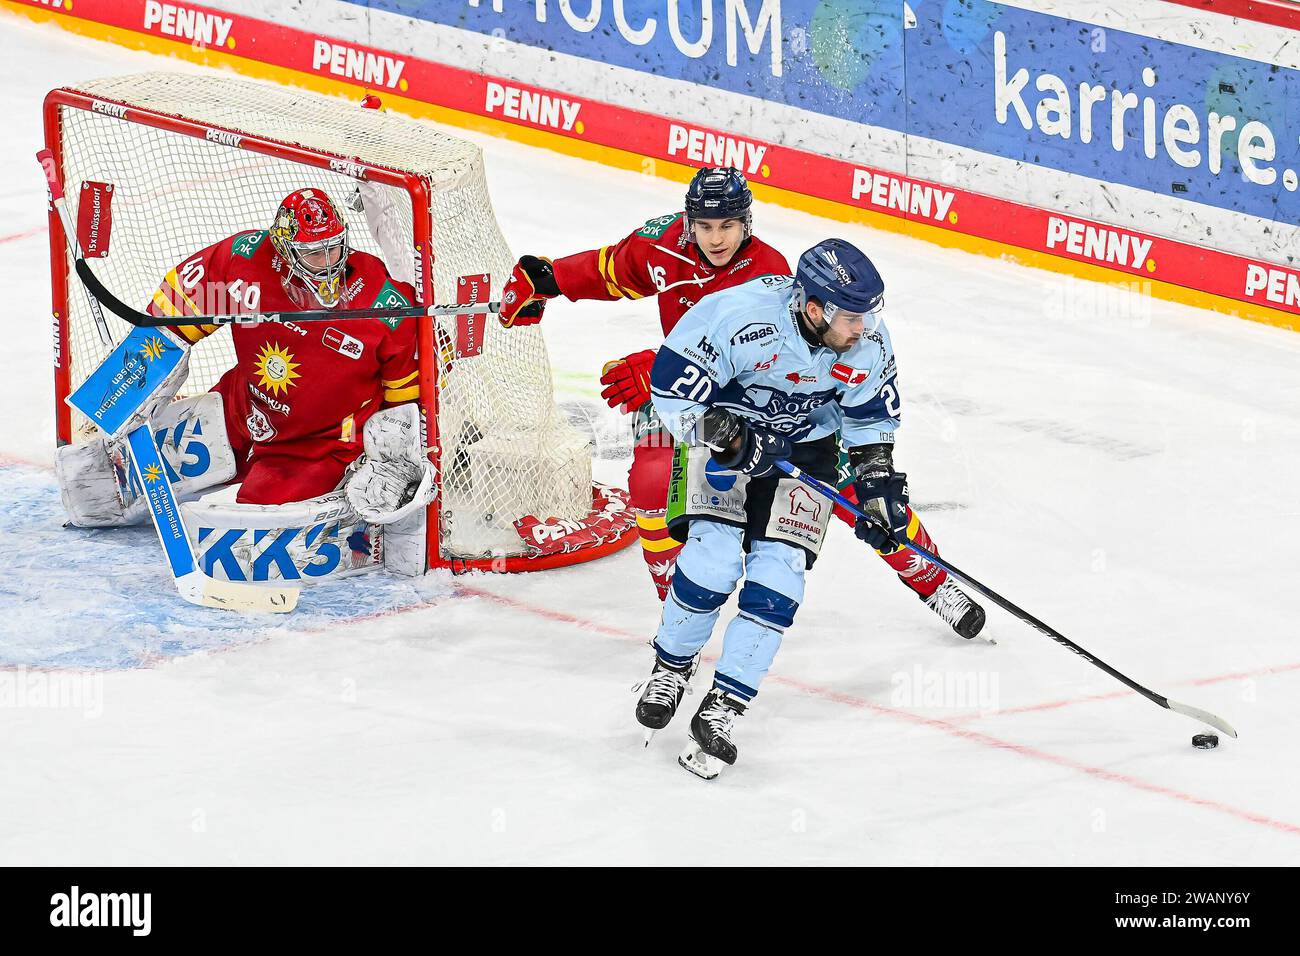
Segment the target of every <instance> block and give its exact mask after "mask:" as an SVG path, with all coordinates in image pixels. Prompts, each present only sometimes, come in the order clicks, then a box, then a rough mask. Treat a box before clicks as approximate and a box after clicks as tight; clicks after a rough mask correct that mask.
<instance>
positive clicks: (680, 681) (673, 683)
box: [632, 654, 700, 747]
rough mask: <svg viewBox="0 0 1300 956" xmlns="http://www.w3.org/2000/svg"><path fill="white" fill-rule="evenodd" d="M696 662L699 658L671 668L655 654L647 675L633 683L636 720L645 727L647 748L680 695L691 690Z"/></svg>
mask: <svg viewBox="0 0 1300 956" xmlns="http://www.w3.org/2000/svg"><path fill="white" fill-rule="evenodd" d="M699 662H700V659H699V657H698V656H696V657H694V658H693V659H692V660H691V662H690V664H688V665H686V666H685V667H674V666H673V665H672V664H668V663H666V662H665V661H664V660H663V659H662V658H661V657H659V656H658V655H657V654H656V655H655V666H654V669H653V670H651V671H650V676H649V677H647V678H646V679H645V680H642V681H638V682H637V683H636V684H635V685H633V687H632V690H633V691H640V692H641V696H640V698H638V700H637V702H636V719H637V723H639V724H640V725H641V726H642V727H644V728H645V744H646V746H647V747H648V746H650V741H651V740H653V739H654V735H655V734H656V733H657V732H658V731H660V730H663V729H664V728H665V727H667V726H668V722H669V721H671V720H672V719H673V715H674V714H676V713H677V708H678V706H679V705H680V704H681V702H682V696H683V695H685V694H687V693H689V691H690V689H691V677H692V676H693V675H694V674H695V668H696V667H698V666H699Z"/></svg>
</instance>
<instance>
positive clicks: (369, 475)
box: [346, 403, 438, 524]
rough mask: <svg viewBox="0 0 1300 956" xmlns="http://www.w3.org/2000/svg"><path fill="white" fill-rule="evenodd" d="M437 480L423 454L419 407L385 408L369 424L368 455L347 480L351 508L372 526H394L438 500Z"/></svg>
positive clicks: (356, 463) (427, 459)
mask: <svg viewBox="0 0 1300 956" xmlns="http://www.w3.org/2000/svg"><path fill="white" fill-rule="evenodd" d="M436 479H437V473H436V471H435V469H434V467H433V462H431V461H429V456H428V455H427V454H426V453H425V450H424V437H423V433H422V429H421V428H420V410H419V408H418V407H417V406H416V405H414V404H411V403H408V404H406V405H398V406H396V407H394V408H385V409H383V410H381V411H379V412H376V413H375V414H374V416H373V417H372V418H371V419H370V420H369V421H368V422H366V429H365V452H364V453H363V454H362V456H361V457H360V458H358V459H357V460H356V462H355V463H354V464H353V466H352V473H351V474H350V475H349V477H348V479H347V487H346V491H347V498H348V504H350V505H351V506H352V508H353V510H354V511H356V513H357V514H358V515H360V516H361V517H362V518H364V519H365V520H366V521H369V522H370V523H371V524H392V523H393V522H396V521H401V520H402V519H403V518H405V517H407V516H409V515H411V514H414V513H415V512H416V511H418V510H419V509H421V508H423V507H424V506H425V505H427V504H428V503H429V502H431V501H432V500H433V499H434V498H435V497H436V496H437V494H438V484H437V480H436Z"/></svg>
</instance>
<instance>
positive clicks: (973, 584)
mask: <svg viewBox="0 0 1300 956" xmlns="http://www.w3.org/2000/svg"><path fill="white" fill-rule="evenodd" d="M776 467H777V468H779V469H780V470H781V471H783V472H785V473H786V474H787V475H789V476H790V477H791V478H794V479H796V480H797V481H801V482H803V483H804V484H805V485H807V486H808V487H809V488H812V489H813V490H814V491H816V492H818V493H820V494H821V495H823V496H825V497H827V498H829V499H830V500H831V501H833V502H835V503H836V504H837V505H839V506H840V507H841V508H844V509H845V510H846V511H848V512H849V513H851V514H854V515H857V516H858V517H859V518H862V519H864V520H866V521H871V519H870V518H869V517H867V515H866V514H864V513H863V512H862V509H860V508H859V507H858V506H857V505H855V504H854V503H853V502H851V501H849V499H848V498H845V497H844V496H843V495H842V494H840V493H839V492H838V491H837V490H836V489H834V488H832V487H831V486H830V485H827V484H825V483H824V482H821V481H818V480H817V479H816V478H814V477H812V476H811V475H806V474H804V473H803V472H802V471H801V470H800V469H799V468H797V467H796V466H794V465H792V464H790V462H788V461H778V462H777V463H776ZM902 544H903V546H904V547H906V548H910V549H911V551H912V552H913V553H914V554H917V555H919V556H920V557H922V558H924V559H925V560H927V561H930V562H932V563H934V564H936V565H938V566H939V567H941V568H943V569H944V570H945V571H947V572H948V573H949V574H951V575H952V576H953V577H955V578H957V579H958V580H960V581H961V582H962V583H963V584H965V585H967V586H969V587H970V588H971V589H972V590H975V591H978V592H979V593H980V594H982V595H984V597H986V598H988V599H989V600H990V601H992V602H993V603H994V604H996V605H997V606H998V607H1000V608H1002V610H1004V611H1006V612H1008V613H1009V614H1012V615H1014V616H1015V617H1017V618H1019V619H1020V620H1021V621H1023V622H1024V623H1026V624H1028V625H1029V626H1030V627H1032V628H1033V629H1034V630H1036V631H1038V632H1040V633H1042V634H1045V635H1047V636H1048V637H1050V638H1051V639H1052V640H1054V641H1055V642H1056V643H1057V644H1060V645H1061V646H1062V647H1064V648H1065V649H1066V650H1068V651H1070V652H1071V653H1073V654H1076V655H1078V656H1079V657H1082V658H1083V659H1084V660H1085V661H1087V662H1088V663H1089V664H1092V665H1093V666H1094V667H1097V668H1100V669H1101V670H1103V671H1105V672H1106V673H1107V674H1109V675H1110V676H1111V677H1113V678H1115V679H1116V680H1117V681H1119V682H1121V683H1123V684H1126V685H1127V686H1129V687H1130V688H1132V689H1133V690H1135V691H1137V692H1138V693H1139V694H1141V695H1142V696H1143V697H1145V698H1146V699H1147V700H1149V701H1151V702H1152V703H1155V704H1159V705H1160V706H1161V707H1163V708H1165V710H1172V711H1173V712H1174V713H1176V714H1182V715H1183V716H1184V717H1190V718H1192V719H1193V720H1199V721H1201V722H1202V723H1205V724H1209V725H1210V726H1211V727H1213V728H1215V729H1216V730H1219V731H1221V732H1222V733H1225V734H1227V735H1228V736H1229V737H1236V736H1237V732H1236V731H1235V730H1233V728H1232V725H1231V724H1229V723H1228V722H1227V721H1226V720H1224V719H1223V718H1222V717H1218V716H1216V715H1214V714H1212V713H1210V712H1209V711H1207V710H1201V709H1200V708H1199V707H1192V706H1190V705H1188V704H1182V703H1179V702H1178V701H1176V700H1170V699H1169V698H1168V697H1165V696H1163V695H1161V694H1157V693H1156V692H1155V691H1153V690H1151V689H1149V688H1146V687H1143V686H1142V685H1141V684H1139V683H1138V682H1137V681H1135V680H1133V679H1132V678H1131V677H1128V676H1127V675H1125V674H1122V673H1120V672H1119V671H1117V670H1116V669H1115V668H1113V667H1111V666H1110V665H1109V664H1107V663H1106V662H1105V661H1103V660H1101V659H1100V658H1098V657H1096V656H1095V655H1093V654H1091V653H1090V652H1088V651H1086V650H1084V649H1083V648H1082V647H1081V646H1079V645H1078V644H1076V643H1074V641H1072V640H1070V639H1069V638H1068V637H1066V636H1065V635H1064V634H1062V633H1061V632H1060V631H1058V630H1056V629H1055V628H1052V627H1049V626H1048V625H1047V624H1044V623H1043V622H1042V621H1040V620H1039V619H1038V618H1036V617H1034V616H1033V615H1032V614H1030V613H1029V612H1028V611H1025V610H1022V609H1021V608H1019V607H1017V606H1016V605H1014V604H1012V603H1011V602H1010V601H1008V600H1007V599H1006V598H1004V597H1003V596H1002V595H1000V594H998V593H997V592H996V591H994V590H992V589H991V588H988V587H986V586H985V585H983V584H981V583H980V582H979V581H976V580H975V579H974V578H973V577H971V576H970V575H969V574H967V573H966V572H965V571H962V570H961V569H960V568H958V567H956V566H955V565H953V564H951V563H950V562H948V561H946V560H944V559H943V558H941V557H939V556H938V555H937V554H932V553H931V552H930V551H928V550H927V549H925V548H923V547H921V546H920V545H919V544H914V543H913V542H912V541H910V540H907V541H903V542H902Z"/></svg>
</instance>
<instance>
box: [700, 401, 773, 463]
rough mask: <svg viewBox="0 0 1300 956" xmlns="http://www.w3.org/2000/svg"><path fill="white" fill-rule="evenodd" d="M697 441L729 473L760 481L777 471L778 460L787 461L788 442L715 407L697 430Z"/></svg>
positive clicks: (702, 420) (705, 416)
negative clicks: (708, 448) (704, 445)
mask: <svg viewBox="0 0 1300 956" xmlns="http://www.w3.org/2000/svg"><path fill="white" fill-rule="evenodd" d="M696 428H697V434H698V435H699V437H700V441H702V442H703V443H704V444H706V445H708V446H709V447H710V448H712V449H713V460H714V461H716V462H717V463H718V464H719V465H721V466H722V467H723V468H726V469H727V470H728V471H738V472H740V473H741V474H744V475H749V476H750V477H751V478H762V477H764V476H766V475H770V474H772V472H774V471H776V463H777V461H779V460H782V459H786V460H788V459H789V458H790V452H791V451H792V450H793V446H792V445H791V444H790V440H789V439H787V438H782V437H781V436H780V435H774V434H772V433H771V432H768V431H764V430H763V429H761V428H753V427H751V426H750V425H749V423H748V422H746V421H745V419H743V418H741V417H740V416H739V415H733V414H732V413H731V412H729V411H727V410H726V409H725V408H719V407H718V406H716V405H715V406H714V407H713V408H710V409H709V410H708V411H707V412H705V413H704V416H703V417H702V418H701V419H700V422H699V425H697V426H696Z"/></svg>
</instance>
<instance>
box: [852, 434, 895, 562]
mask: <svg viewBox="0 0 1300 956" xmlns="http://www.w3.org/2000/svg"><path fill="white" fill-rule="evenodd" d="M849 464H851V465H852V466H853V474H854V475H855V476H856V480H855V481H854V482H853V490H854V491H855V492H857V495H858V507H859V508H860V509H861V510H862V511H863V512H865V513H866V515H867V516H868V517H869V518H870V519H871V520H870V521H866V520H863V519H862V518H859V519H858V520H857V523H856V524H855V525H854V526H853V533H854V534H855V535H857V536H858V537H859V538H861V539H862V540H863V541H865V542H866V543H867V544H869V545H871V546H872V547H873V548H875V549H876V550H877V551H895V550H897V549H898V548H899V547H900V546H901V545H902V544H903V542H905V541H906V540H907V502H908V496H907V475H906V474H905V473H903V472H901V471H894V455H893V449H892V448H891V446H889V445H863V446H861V447H859V448H852V449H850V450H849Z"/></svg>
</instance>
